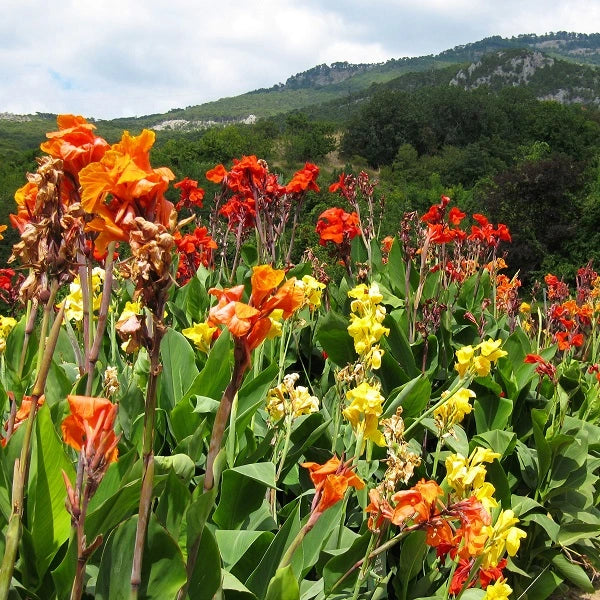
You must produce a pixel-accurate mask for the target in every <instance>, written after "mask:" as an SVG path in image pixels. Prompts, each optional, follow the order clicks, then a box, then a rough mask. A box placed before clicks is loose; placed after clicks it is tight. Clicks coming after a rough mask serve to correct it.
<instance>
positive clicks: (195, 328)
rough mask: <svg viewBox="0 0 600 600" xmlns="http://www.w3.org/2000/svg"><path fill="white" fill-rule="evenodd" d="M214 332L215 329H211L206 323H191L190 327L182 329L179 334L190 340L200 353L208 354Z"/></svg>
mask: <svg viewBox="0 0 600 600" xmlns="http://www.w3.org/2000/svg"><path fill="white" fill-rule="evenodd" d="M216 330H217V328H216V327H211V326H210V325H209V324H208V323H192V326H191V327H188V328H187V329H183V330H182V331H181V333H182V334H183V335H184V336H185V337H186V338H188V339H189V340H191V341H192V342H193V344H194V346H196V348H198V350H200V352H204V353H206V354H208V352H209V351H210V344H211V342H212V339H213V334H214V333H215V331H216Z"/></svg>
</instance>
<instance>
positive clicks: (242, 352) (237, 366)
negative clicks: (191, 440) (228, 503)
mask: <svg viewBox="0 0 600 600" xmlns="http://www.w3.org/2000/svg"><path fill="white" fill-rule="evenodd" d="M234 339H235V342H234V348H233V356H234V365H233V373H232V375H231V381H230V382H229V385H228V386H227V387H226V388H225V391H224V392H223V397H222V398H221V403H220V404H219V409H218V410H217V415H216V417H215V423H214V425H213V429H212V433H211V436H210V444H209V446H208V455H207V457H206V475H205V476H204V491H205V492H208V490H210V489H212V487H213V485H214V481H215V474H214V472H213V469H214V464H215V459H216V458H217V454H218V453H219V450H221V444H222V441H223V434H224V433H225V428H226V427H227V423H228V421H229V413H230V412H231V405H232V403H233V398H234V396H235V395H236V394H237V393H238V391H239V389H240V387H241V386H242V381H243V380H244V375H245V374H246V371H247V370H248V368H249V367H250V351H249V350H248V347H247V346H246V343H245V340H241V339H240V338H237V337H236V338H234ZM231 435H234V432H231Z"/></svg>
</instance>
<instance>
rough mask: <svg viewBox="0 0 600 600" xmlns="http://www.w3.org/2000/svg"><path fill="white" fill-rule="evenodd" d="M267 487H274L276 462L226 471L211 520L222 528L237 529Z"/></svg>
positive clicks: (255, 505) (263, 494) (255, 506)
mask: <svg viewBox="0 0 600 600" xmlns="http://www.w3.org/2000/svg"><path fill="white" fill-rule="evenodd" d="M269 487H271V488H274V487H275V465H274V464H273V463H271V462H268V463H255V464H252V465H242V466H240V467H235V468H233V469H227V470H225V471H224V472H223V475H222V481H221V499H220V501H219V505H218V506H217V509H216V510H215V513H214V515H213V521H214V522H215V523H217V525H219V527H221V528H222V529H237V528H238V527H239V526H240V525H241V524H242V523H243V522H244V521H245V520H246V518H247V517H248V515H249V514H250V513H251V512H253V511H255V510H256V509H258V508H259V507H260V505H261V504H262V502H263V499H264V497H265V492H266V490H267V488H269Z"/></svg>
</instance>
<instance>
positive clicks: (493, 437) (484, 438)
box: [473, 429, 517, 457]
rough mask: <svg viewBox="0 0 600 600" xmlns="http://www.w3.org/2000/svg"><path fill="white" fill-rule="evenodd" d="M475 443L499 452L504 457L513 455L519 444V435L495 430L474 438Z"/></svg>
mask: <svg viewBox="0 0 600 600" xmlns="http://www.w3.org/2000/svg"><path fill="white" fill-rule="evenodd" d="M473 442H474V443H475V444H476V445H477V446H483V447H484V448H489V449H490V450H492V451H493V452H498V454H500V456H501V457H502V456H508V455H509V454H512V451H513V450H514V448H515V445H516V442H517V435H516V434H515V433H512V432H509V431H501V430H500V429H493V430H492V431H484V432H483V433H480V434H478V435H476V436H474V437H473Z"/></svg>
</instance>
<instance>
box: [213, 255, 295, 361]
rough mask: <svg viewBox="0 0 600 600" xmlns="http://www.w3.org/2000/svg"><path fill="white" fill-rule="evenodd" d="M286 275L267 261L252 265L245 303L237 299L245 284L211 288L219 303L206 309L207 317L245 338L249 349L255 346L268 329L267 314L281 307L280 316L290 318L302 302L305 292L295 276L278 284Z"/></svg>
mask: <svg viewBox="0 0 600 600" xmlns="http://www.w3.org/2000/svg"><path fill="white" fill-rule="evenodd" d="M284 276H285V273H284V271H280V270H276V269H273V268H272V267H271V266H270V265H261V266H258V267H254V270H253V273H252V279H251V282H252V294H251V295H250V300H249V301H248V304H245V303H244V302H240V300H241V297H242V295H243V293H244V286H243V285H238V286H236V287H233V288H227V289H224V290H218V289H216V288H211V289H210V290H208V293H209V294H212V295H213V296H216V297H217V299H218V303H217V305H216V306H213V307H212V308H211V309H210V312H209V321H210V322H211V323H213V324H215V323H222V324H223V325H225V326H226V327H227V329H229V331H230V332H231V334H232V335H234V336H236V337H238V338H245V340H244V341H245V344H246V346H247V348H248V349H249V350H253V349H254V348H256V347H258V346H259V345H260V344H261V343H262V342H263V340H264V339H265V338H266V337H267V335H268V333H269V330H270V329H271V320H270V319H269V315H270V314H271V313H272V312H273V311H274V310H275V309H280V310H282V311H283V318H284V319H287V318H289V317H290V316H291V315H292V314H293V313H294V312H295V311H296V310H298V308H300V307H301V306H302V304H303V302H304V292H303V290H302V289H301V288H299V287H298V286H296V285H295V279H288V280H287V281H286V282H285V283H284V284H283V285H282V286H281V287H279V289H277V287H278V286H279V284H280V283H281V281H282V280H283V278H284Z"/></svg>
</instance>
